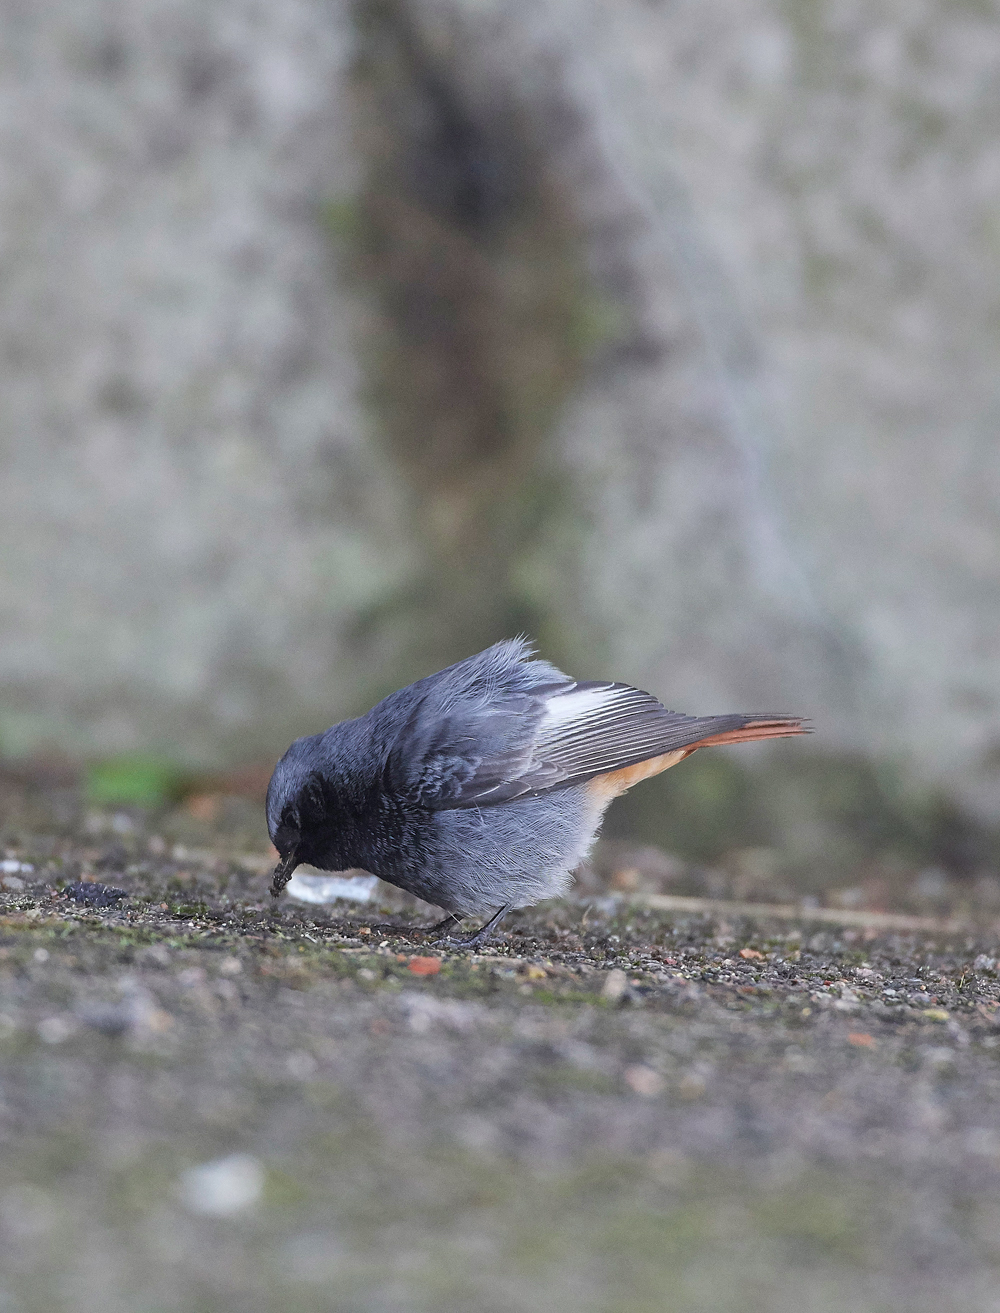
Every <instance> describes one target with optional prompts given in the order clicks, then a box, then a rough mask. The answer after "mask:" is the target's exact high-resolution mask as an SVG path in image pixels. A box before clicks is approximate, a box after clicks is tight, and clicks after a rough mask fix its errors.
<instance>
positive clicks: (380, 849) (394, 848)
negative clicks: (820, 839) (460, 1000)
mask: <svg viewBox="0 0 1000 1313" xmlns="http://www.w3.org/2000/svg"><path fill="white" fill-rule="evenodd" d="M801 732H802V729H801V724H800V722H799V720H798V719H797V718H795V717H787V716H773V717H762V716H756V717H754V716H746V715H731V716H706V717H693V716H684V715H680V714H679V713H677V712H673V711H667V710H666V709H665V708H664V707H663V706H662V705H661V703H659V702H658V701H657V700H656V698H654V697H652V696H651V695H650V694H649V693H643V692H642V691H641V690H639V689H634V688H631V687H629V686H628V685H625V684H612V683H580V682H578V681H575V680H572V679H570V678H569V676H567V675H564V674H563V673H562V671H560V670H557V669H556V668H555V666H552V665H550V664H549V663H548V662H547V661H542V660H539V659H537V658H535V657H533V656H532V654H531V650H530V648H529V646H528V644H527V643H526V642H525V640H523V639H511V640H507V641H505V642H502V643H497V644H495V645H494V646H493V647H491V648H488V649H487V650H486V651H485V652H480V653H479V654H478V655H476V656H473V657H469V658H468V659H467V660H465V661H461V662H459V663H458V664H457V665H454V666H450V667H448V669H446V670H442V671H439V672H438V673H437V674H434V675H430V676H428V677H427V678H426V679H421V680H418V681H417V683H415V684H412V685H410V686H409V687H407V688H404V689H400V690H399V692H397V693H393V694H392V695H391V696H390V697H388V698H386V699H385V700H384V701H382V702H380V703H379V704H378V705H377V706H376V707H373V708H372V710H371V711H369V712H367V714H365V715H364V716H360V717H358V718H357V719H356V720H348V721H344V722H343V723H341V724H339V725H334V726H333V728H332V729H329V730H327V731H326V732H325V733H323V734H316V735H311V736H309V737H307V738H302V739H297V740H296V741H295V742H294V743H293V744H292V746H291V747H290V748H289V749H288V751H287V752H286V753H285V755H284V756H283V757H282V758H281V760H280V761H279V762H278V765H277V767H276V768H275V772H274V775H273V777H272V779H271V783H270V787H269V789H268V796H267V822H268V830H269V832H270V835H271V839H272V842H273V843H274V844H275V847H276V848H277V849H278V852H279V854H280V855H281V858H282V861H281V864H280V866H279V868H278V870H277V872H276V873H275V881H274V885H273V886H272V892H274V893H278V892H280V889H281V887H282V886H283V885H284V883H285V882H287V880H288V878H289V877H290V876H291V873H292V871H293V870H294V869H295V866H296V865H298V864H299V863H301V862H308V863H310V864H312V865H313V866H317V867H320V868H321V869H325V870H346V869H349V868H352V867H361V868H364V869H365V870H368V871H371V872H372V873H373V874H375V875H378V876H380V877H381V878H382V879H384V880H387V881H389V883H391V884H395V885H397V886H399V887H400V888H402V889H406V890H409V891H410V892H411V893H414V894H416V895H418V896H419V897H420V898H423V899H425V900H426V901H427V902H430V903H436V904H437V905H438V906H440V907H442V908H444V909H445V910H446V911H448V912H452V913H454V914H456V915H457V916H472V915H484V914H487V913H493V912H496V911H497V910H498V909H500V908H511V907H525V906H528V905H529V904H532V903H536V902H538V901H539V900H540V899H542V898H550V897H553V896H555V895H558V894H561V893H564V892H565V890H566V888H567V887H568V885H569V884H570V882H571V878H572V877H571V872H572V870H573V869H574V868H575V867H576V866H578V865H579V864H580V862H581V861H582V860H583V858H584V857H585V856H586V854H587V851H588V850H589V848H590V845H591V843H592V842H593V839H594V836H595V835H596V833H597V830H598V827H599V826H600V822H601V817H602V815H603V812H604V810H605V808H606V806H607V804H608V802H609V801H610V798H611V797H612V796H614V788H613V787H611V786H608V787H604V782H606V781H607V780H608V779H609V778H610V777H612V776H613V773H614V772H620V771H623V770H624V769H625V768H628V767H634V766H637V765H638V764H639V763H643V762H647V761H649V760H650V759H652V758H660V757H663V756H664V754H671V753H674V754H677V755H676V759H678V760H679V759H680V755H684V754H685V753H686V752H687V751H693V750H694V747H695V746H697V745H698V744H699V743H701V742H702V741H703V740H705V739H706V738H711V739H713V741H714V740H715V739H717V738H718V737H719V736H721V737H722V738H723V740H725V738H726V736H727V735H736V736H737V737H740V738H754V737H757V738H763V737H775V736H779V735H784V734H791V733H801ZM681 749H683V750H684V752H683V753H679V750H681ZM664 763H665V764H668V765H669V764H673V758H670V757H664ZM658 768H662V767H658ZM622 787H628V785H627V784H624V785H623V786H622Z"/></svg>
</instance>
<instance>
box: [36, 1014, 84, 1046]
mask: <svg viewBox="0 0 1000 1313" xmlns="http://www.w3.org/2000/svg"><path fill="white" fill-rule="evenodd" d="M75 1029H76V1027H75V1026H74V1024H73V1022H72V1021H70V1020H69V1018H68V1017H46V1018H45V1020H44V1021H40V1022H39V1023H38V1027H37V1030H38V1038H39V1039H40V1040H41V1041H42V1043H43V1044H63V1043H64V1042H65V1041H66V1040H68V1039H69V1037H70V1035H72V1034H73V1031H74V1030H75Z"/></svg>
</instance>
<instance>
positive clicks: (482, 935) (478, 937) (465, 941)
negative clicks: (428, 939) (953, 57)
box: [435, 903, 513, 948]
mask: <svg viewBox="0 0 1000 1313" xmlns="http://www.w3.org/2000/svg"><path fill="white" fill-rule="evenodd" d="M512 906H513V904H512V903H506V904H505V905H504V906H503V907H501V908H500V910H499V912H494V913H493V915H492V916H491V917H490V919H489V920H488V921H487V922H486V924H485V925H484V926H480V928H479V929H478V930H477V931H476V932H475V934H472V935H466V936H465V937H464V938H460V937H458V936H456V935H445V936H444V938H442V939H438V940H435V942H436V943H439V944H457V945H459V946H460V947H462V948H478V947H479V946H480V944H485V943H486V941H487V939H489V937H490V935H491V934H492V933H493V931H494V930H495V929H496V928H497V926H498V925H499V924H500V922H501V921H502V920H503V919H504V917H505V916H506V915H507V913H508V912H509V911H510V909H511V907H512Z"/></svg>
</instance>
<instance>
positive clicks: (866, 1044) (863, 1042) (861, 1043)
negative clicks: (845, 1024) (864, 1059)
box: [847, 1030, 875, 1049]
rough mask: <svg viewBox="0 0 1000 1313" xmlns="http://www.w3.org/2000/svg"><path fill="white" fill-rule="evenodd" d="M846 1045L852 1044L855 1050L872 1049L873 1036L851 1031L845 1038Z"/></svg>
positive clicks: (863, 1032) (859, 1031)
mask: <svg viewBox="0 0 1000 1313" xmlns="http://www.w3.org/2000/svg"><path fill="white" fill-rule="evenodd" d="M847 1042H848V1044H853V1045H854V1047H855V1048H856V1049H873V1048H874V1047H875V1037H874V1035H869V1034H868V1032H867V1031H864V1030H852V1031H851V1033H850V1034H849V1035H848V1036H847Z"/></svg>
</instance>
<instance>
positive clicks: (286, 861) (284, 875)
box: [271, 848, 299, 898]
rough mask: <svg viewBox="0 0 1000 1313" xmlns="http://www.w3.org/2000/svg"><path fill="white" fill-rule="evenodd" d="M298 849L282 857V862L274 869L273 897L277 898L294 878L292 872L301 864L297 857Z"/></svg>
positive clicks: (272, 881) (272, 880) (272, 879)
mask: <svg viewBox="0 0 1000 1313" xmlns="http://www.w3.org/2000/svg"><path fill="white" fill-rule="evenodd" d="M297 853H298V849H296V848H293V849H292V851H291V852H290V853H287V854H286V855H285V856H284V857H282V859H281V861H280V862H279V863H278V865H277V866H276V867H275V868H274V875H273V877H272V878H271V897H272V898H277V897H278V895H279V894H280V893H281V891H282V889H284V887H285V885H286V884H287V883H288V881H289V880H290V879H291V878H292V872H293V871H294V870H295V868H296V866H298V864H299V859H298V856H297Z"/></svg>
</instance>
